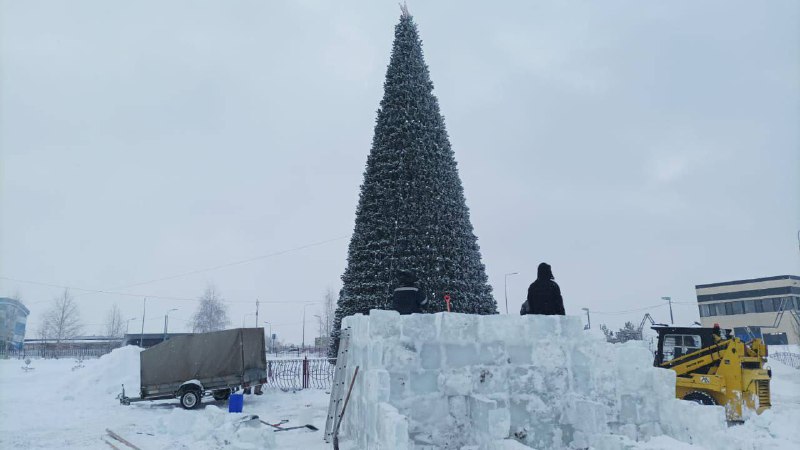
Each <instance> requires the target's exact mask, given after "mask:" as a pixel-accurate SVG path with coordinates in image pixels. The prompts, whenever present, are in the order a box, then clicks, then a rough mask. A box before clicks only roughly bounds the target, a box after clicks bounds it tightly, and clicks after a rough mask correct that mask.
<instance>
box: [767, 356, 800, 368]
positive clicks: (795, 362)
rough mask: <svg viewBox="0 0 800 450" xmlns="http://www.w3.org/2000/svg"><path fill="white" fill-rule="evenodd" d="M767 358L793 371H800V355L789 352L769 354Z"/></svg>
mask: <svg viewBox="0 0 800 450" xmlns="http://www.w3.org/2000/svg"><path fill="white" fill-rule="evenodd" d="M769 358H770V359H774V360H776V361H780V362H782V363H783V364H786V365H787V366H790V367H794V368H795V369H800V354H797V353H789V352H779V353H770V355H769Z"/></svg>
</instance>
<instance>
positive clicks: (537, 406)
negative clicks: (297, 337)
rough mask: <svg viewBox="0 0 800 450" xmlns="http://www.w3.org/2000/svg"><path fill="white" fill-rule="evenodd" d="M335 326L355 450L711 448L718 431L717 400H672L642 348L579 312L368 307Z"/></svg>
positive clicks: (345, 428)
mask: <svg viewBox="0 0 800 450" xmlns="http://www.w3.org/2000/svg"><path fill="white" fill-rule="evenodd" d="M343 327H349V328H350V332H351V338H350V350H349V351H348V353H347V356H346V363H347V369H348V377H347V378H348V380H349V378H350V377H351V376H352V372H353V370H354V369H355V367H356V366H360V371H359V380H358V381H357V382H356V384H355V387H354V388H353V394H352V398H351V400H350V402H351V403H350V405H349V406H348V410H347V417H345V419H344V421H343V423H342V435H343V436H344V437H346V438H347V439H349V440H351V441H353V442H354V444H355V445H357V446H358V447H360V448H370V449H406V448H409V449H410V448H444V449H447V448H461V447H465V446H467V448H487V449H489V448H514V447H508V446H509V445H511V446H513V445H517V444H524V445H525V446H530V447H534V448H556V449H557V448H568V447H571V448H575V447H579V448H586V447H593V448H597V449H617V448H625V446H628V445H636V444H637V442H643V441H647V440H649V439H650V438H652V437H655V436H660V435H666V436H667V437H670V438H672V440H678V441H682V442H685V443H690V444H698V443H699V444H701V445H702V444H708V445H712V444H713V442H712V441H711V436H713V435H714V434H715V433H717V432H720V433H721V432H723V431H724V430H725V429H726V423H725V414H724V411H723V409H722V408H721V407H701V406H699V405H696V404H693V403H690V402H683V401H680V400H676V399H675V374H674V372H672V371H669V370H663V369H657V368H654V367H652V354H651V353H650V351H649V350H647V348H646V347H645V346H643V345H642V344H641V343H636V342H632V343H627V344H616V345H615V344H609V343H607V342H605V340H604V339H603V338H602V337H601V336H599V335H596V334H592V333H585V332H584V331H583V325H582V323H581V320H580V318H578V317H558V316H503V315H494V316H477V315H467V314H455V313H439V314H416V315H410V316H400V315H399V314H397V313H396V312H393V311H378V310H373V311H371V312H370V315H369V316H363V315H356V316H351V317H347V318H346V319H345V320H344V322H343ZM503 440H506V441H503ZM509 440H515V441H517V442H515V443H511V442H508V441H509ZM517 447H518V445H517Z"/></svg>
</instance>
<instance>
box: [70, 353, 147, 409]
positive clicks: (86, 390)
mask: <svg viewBox="0 0 800 450" xmlns="http://www.w3.org/2000/svg"><path fill="white" fill-rule="evenodd" d="M141 351H142V349H141V348H139V347H137V346H133V345H128V346H126V347H121V348H117V349H114V350H113V351H112V352H111V353H108V354H106V355H103V356H101V357H100V358H99V359H93V360H85V361H83V365H84V367H81V368H78V369H74V370H73V371H72V372H70V373H69V374H68V375H67V376H65V377H64V388H63V392H67V394H66V396H65V398H64V399H65V400H74V399H75V397H87V396H92V395H98V396H101V397H108V396H109V395H111V394H113V395H114V396H116V395H117V394H119V393H120V392H121V391H122V385H123V384H124V385H125V392H126V394H127V395H128V396H131V397H135V396H138V395H139V353H140V352H141Z"/></svg>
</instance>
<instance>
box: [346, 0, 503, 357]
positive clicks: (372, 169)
mask: <svg viewBox="0 0 800 450" xmlns="http://www.w3.org/2000/svg"><path fill="white" fill-rule="evenodd" d="M432 91H433V83H432V82H431V79H430V75H429V73H428V66H427V65H426V64H425V60H424V59H423V55H422V42H421V41H420V39H419V35H418V33H417V26H416V24H415V23H414V20H413V19H412V17H411V16H410V15H409V14H408V11H407V10H406V9H405V8H403V14H402V16H401V17H400V23H398V24H397V26H396V27H395V31H394V44H393V47H392V56H391V60H390V62H389V68H388V70H387V72H386V81H385V82H384V94H383V100H381V104H380V109H379V110H378V118H377V123H376V125H375V135H374V137H373V140H372V150H371V151H370V154H369V157H368V158H367V167H366V170H365V172H364V183H363V185H362V186H361V196H360V198H359V202H358V208H357V209H356V223H355V229H354V231H353V236H352V238H351V240H350V247H349V250H348V257H347V269H346V270H345V272H344V275H342V281H343V287H342V290H341V292H340V294H339V304H338V307H337V309H336V318H335V320H334V333H333V337H334V339H333V342H332V345H331V349H330V356H331V357H335V356H336V353H337V349H338V335H339V329H340V327H341V321H342V318H344V317H346V316H349V315H352V314H356V313H364V314H366V313H368V312H369V310H370V309H389V308H390V307H391V299H392V291H393V290H394V288H395V287H396V275H397V272H398V271H400V270H411V271H413V272H414V273H415V274H416V275H417V276H418V277H419V280H420V283H419V284H420V286H421V287H422V288H423V290H424V291H425V292H426V293H427V295H428V298H429V299H430V300H429V303H428V305H427V306H426V307H425V310H426V312H438V311H444V310H445V309H446V306H445V300H444V295H445V294H449V296H450V298H451V299H452V303H451V310H452V311H454V312H462V313H472V314H496V313H497V303H496V302H495V300H494V298H493V297H492V290H491V287H490V286H489V284H488V282H487V278H486V271H485V268H484V266H483V263H481V255H480V250H479V248H478V243H477V238H476V237H475V235H474V234H473V230H472V224H471V223H470V219H469V210H468V208H467V205H466V201H465V199H464V190H463V188H462V186H461V180H460V178H459V176H458V169H457V168H456V161H455V156H454V154H453V150H452V149H451V148H450V141H449V139H448V137H447V130H446V129H445V125H444V118H443V117H442V115H441V113H440V112H439V103H438V101H437V99H436V97H435V96H434V95H433V92H432Z"/></svg>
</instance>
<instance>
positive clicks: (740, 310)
mask: <svg viewBox="0 0 800 450" xmlns="http://www.w3.org/2000/svg"><path fill="white" fill-rule="evenodd" d="M731 303H732V304H733V313H734V314H744V304H743V303H742V301H741V300H740V301H737V302H731Z"/></svg>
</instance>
